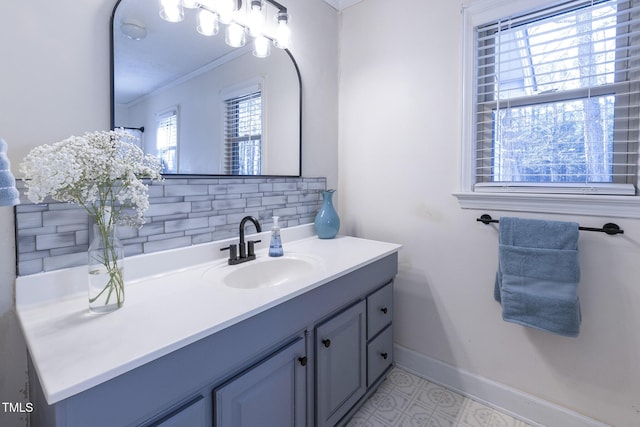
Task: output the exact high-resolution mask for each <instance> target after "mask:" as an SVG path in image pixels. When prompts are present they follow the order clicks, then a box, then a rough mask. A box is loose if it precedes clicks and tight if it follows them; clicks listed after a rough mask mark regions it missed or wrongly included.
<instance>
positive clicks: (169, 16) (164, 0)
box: [160, 0, 184, 22]
mask: <svg viewBox="0 0 640 427" xmlns="http://www.w3.org/2000/svg"><path fill="white" fill-rule="evenodd" d="M160 17H161V18H162V19H164V20H165V21H169V22H180V21H182V20H183V19H184V10H183V9H182V3H181V1H180V0H160Z"/></svg>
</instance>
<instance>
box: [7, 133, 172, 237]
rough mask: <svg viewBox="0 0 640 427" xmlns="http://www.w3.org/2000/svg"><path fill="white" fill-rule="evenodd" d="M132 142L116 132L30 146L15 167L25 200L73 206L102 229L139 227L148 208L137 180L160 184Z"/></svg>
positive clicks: (153, 165)
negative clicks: (47, 199)
mask: <svg viewBox="0 0 640 427" xmlns="http://www.w3.org/2000/svg"><path fill="white" fill-rule="evenodd" d="M134 141H135V137H133V136H132V135H131V134H130V133H128V132H126V131H125V130H123V129H116V130H112V131H99V132H88V133H85V134H84V135H83V136H80V137H76V136H72V137H70V138H67V139H65V140H63V141H60V142H56V143H54V144H51V145H49V144H44V145H41V146H39V147H35V148H34V149H32V150H31V152H30V153H29V154H28V155H27V156H26V157H25V158H24V161H23V162H22V163H21V164H20V172H22V174H24V177H25V179H26V184H27V187H28V191H27V197H28V198H29V200H31V201H32V202H33V203H40V202H42V201H43V200H44V199H45V197H51V198H52V199H54V200H57V201H60V202H72V203H77V204H79V205H81V206H82V207H84V208H85V209H86V210H87V212H88V213H89V215H91V216H92V217H93V218H94V219H95V221H96V222H97V223H99V224H101V225H103V226H105V227H110V226H112V225H113V224H115V223H116V222H118V223H124V224H128V225H132V226H136V227H140V226H142V224H143V223H144V212H145V211H146V210H147V209H148V207H149V196H148V193H147V185H146V184H145V183H144V182H143V181H142V179H145V178H146V179H148V180H149V181H150V182H151V181H159V180H162V176H161V175H160V171H161V169H162V168H161V164H160V161H159V160H158V159H157V158H155V157H153V156H151V155H148V154H144V153H143V152H142V150H141V149H140V148H139V147H138V146H136V145H135V144H134V143H133V142H134ZM106 212H111V213H110V214H106Z"/></svg>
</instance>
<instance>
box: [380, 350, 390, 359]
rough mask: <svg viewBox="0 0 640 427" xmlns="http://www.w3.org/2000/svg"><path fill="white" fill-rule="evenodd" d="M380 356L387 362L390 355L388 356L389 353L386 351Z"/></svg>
mask: <svg viewBox="0 0 640 427" xmlns="http://www.w3.org/2000/svg"><path fill="white" fill-rule="evenodd" d="M380 356H382V358H383V359H384V360H387V357H389V355H388V354H387V352H386V351H384V352H382V353H380Z"/></svg>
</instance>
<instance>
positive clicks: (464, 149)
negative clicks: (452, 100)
mask: <svg viewBox="0 0 640 427" xmlns="http://www.w3.org/2000/svg"><path fill="white" fill-rule="evenodd" d="M562 3H565V2H563V1H557V0H529V1H528V2H527V4H526V5H525V6H523V5H522V4H521V3H520V2H513V1H512V0H484V1H477V2H474V3H473V4H471V5H463V6H462V10H461V16H462V19H461V23H462V31H461V32H462V37H461V65H462V72H461V80H462V81H461V86H462V87H461V94H462V97H461V102H462V105H461V108H460V123H461V135H460V136H461V138H460V164H459V178H458V188H457V191H456V192H454V193H453V195H454V196H455V197H456V198H457V199H458V202H459V204H460V207H461V208H463V209H482V210H495V211H516V212H542V213H559V214H582V215H594V216H610V217H626V218H640V196H638V195H622V196H620V195H604V194H598V191H597V187H594V186H592V185H588V186H587V185H585V186H584V187H583V188H582V189H580V188H577V189H576V192H575V194H560V193H555V192H554V191H553V190H550V191H549V192H547V193H532V192H527V191H524V192H522V191H518V188H517V187H509V186H506V185H500V184H499V183H492V184H491V185H487V186H486V187H490V188H488V189H486V190H487V191H477V189H476V164H477V162H476V156H475V151H476V147H475V142H474V134H475V133H476V129H475V127H474V126H475V124H474V116H475V114H476V113H477V112H476V111H475V99H476V88H475V84H476V81H475V66H476V46H475V28H476V27H478V26H481V25H485V24H487V23H489V22H492V21H495V20H498V19H500V18H503V17H505V16H510V15H512V16H513V15H522V14H526V13H527V12H530V11H534V10H539V9H543V8H547V7H551V6H555V5H558V4H562ZM594 188H596V189H594Z"/></svg>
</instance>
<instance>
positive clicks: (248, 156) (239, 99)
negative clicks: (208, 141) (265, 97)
mask: <svg viewBox="0 0 640 427" xmlns="http://www.w3.org/2000/svg"><path fill="white" fill-rule="evenodd" d="M224 102H225V105H226V108H225V135H224V138H225V153H224V157H225V161H224V167H225V172H226V173H227V174H230V175H260V174H261V171H262V159H261V153H262V92H261V91H256V92H251V93H249V94H246V95H242V96H236V97H233V98H230V99H227V100H225V101H224Z"/></svg>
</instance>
